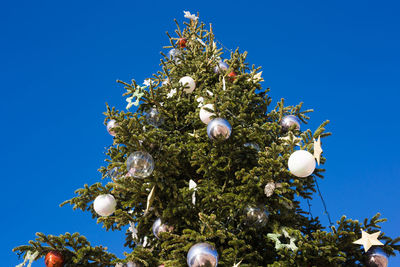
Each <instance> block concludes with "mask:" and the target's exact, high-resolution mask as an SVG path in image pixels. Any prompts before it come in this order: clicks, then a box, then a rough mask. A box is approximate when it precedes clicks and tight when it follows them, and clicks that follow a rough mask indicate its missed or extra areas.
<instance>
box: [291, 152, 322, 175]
mask: <svg viewBox="0 0 400 267" xmlns="http://www.w3.org/2000/svg"><path fill="white" fill-rule="evenodd" d="M288 165H289V170H290V172H291V173H292V174H293V175H294V176H297V177H307V176H310V175H311V174H312V173H313V172H314V169H315V158H314V156H313V155H312V154H311V153H310V152H308V151H306V150H297V151H295V152H293V153H292V155H290V157H289V161H288Z"/></svg>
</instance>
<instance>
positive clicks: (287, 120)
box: [281, 115, 300, 131]
mask: <svg viewBox="0 0 400 267" xmlns="http://www.w3.org/2000/svg"><path fill="white" fill-rule="evenodd" d="M293 125H295V126H296V129H297V130H298V131H300V120H299V118H297V117H296V116H293V115H287V116H285V117H283V118H282V120H281V126H282V128H283V129H284V130H285V131H287V130H289V129H290V127H292V126H293Z"/></svg>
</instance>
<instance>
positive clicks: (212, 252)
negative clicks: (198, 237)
mask: <svg viewBox="0 0 400 267" xmlns="http://www.w3.org/2000/svg"><path fill="white" fill-rule="evenodd" d="M187 264H188V266H189V267H216V266H217V265H218V252H217V250H216V249H215V248H214V247H213V246H212V245H210V244H208V243H197V244H195V245H193V246H192V247H191V248H190V250H189V252H188V255H187Z"/></svg>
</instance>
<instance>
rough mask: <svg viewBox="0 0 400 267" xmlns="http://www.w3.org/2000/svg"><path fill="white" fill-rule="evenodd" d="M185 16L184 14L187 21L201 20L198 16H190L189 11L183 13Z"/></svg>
mask: <svg viewBox="0 0 400 267" xmlns="http://www.w3.org/2000/svg"><path fill="white" fill-rule="evenodd" d="M183 14H184V17H185V18H187V19H191V20H197V19H198V18H199V17H197V16H196V15H192V14H190V12H189V11H183Z"/></svg>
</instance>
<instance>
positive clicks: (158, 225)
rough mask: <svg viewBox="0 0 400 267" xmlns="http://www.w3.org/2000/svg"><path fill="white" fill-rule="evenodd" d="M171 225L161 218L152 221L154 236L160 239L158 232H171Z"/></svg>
mask: <svg viewBox="0 0 400 267" xmlns="http://www.w3.org/2000/svg"><path fill="white" fill-rule="evenodd" d="M173 229H174V228H173V227H172V226H169V225H168V224H166V223H162V221H161V219H160V218H158V219H157V220H156V221H155V222H154V223H153V227H152V230H153V234H154V236H155V237H157V238H158V239H160V233H165V232H172V231H173Z"/></svg>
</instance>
